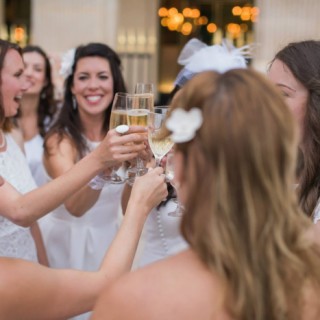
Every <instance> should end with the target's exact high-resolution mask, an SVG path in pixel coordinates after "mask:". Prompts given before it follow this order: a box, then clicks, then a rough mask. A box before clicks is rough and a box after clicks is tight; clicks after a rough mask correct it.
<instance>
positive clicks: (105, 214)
mask: <svg viewBox="0 0 320 320" xmlns="http://www.w3.org/2000/svg"><path fill="white" fill-rule="evenodd" d="M88 143H89V145H90V149H91V150H92V149H94V148H95V147H96V146H97V145H98V143H94V142H89V141H88ZM48 179H49V178H48ZM122 189H123V185H122V184H121V185H118V184H106V185H105V187H104V188H103V189H102V191H101V193H100V196H99V198H98V200H97V202H96V203H95V204H94V205H93V207H92V208H90V209H89V210H88V211H87V212H86V213H85V214H84V215H83V216H82V217H79V218H78V217H74V216H72V215H71V214H70V213H69V212H68V211H67V210H66V208H65V206H64V205H61V206H59V207H58V208H56V209H55V210H53V211H52V212H51V213H50V214H48V215H47V216H45V217H44V218H42V219H41V220H40V221H39V225H40V228H41V231H42V236H43V240H44V243H45V246H46V249H47V255H48V259H49V264H50V266H51V267H53V268H72V269H79V270H87V271H94V270H97V269H98V268H99V267H100V264H101V262H102V260H103V257H104V254H105V252H106V251H107V249H108V247H109V246H110V244H111V242H112V240H113V239H114V237H115V235H116V233H117V230H118V227H119V219H118V213H119V210H120V199H121V193H122Z"/></svg>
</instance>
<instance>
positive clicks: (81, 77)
mask: <svg viewBox="0 0 320 320" xmlns="http://www.w3.org/2000/svg"><path fill="white" fill-rule="evenodd" d="M78 79H79V80H86V79H87V77H86V76H80V77H78Z"/></svg>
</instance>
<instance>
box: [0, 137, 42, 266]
mask: <svg viewBox="0 0 320 320" xmlns="http://www.w3.org/2000/svg"><path fill="white" fill-rule="evenodd" d="M5 137H6V140H7V150H6V151H4V152H0V175H1V176H2V177H3V178H4V179H5V180H6V181H7V182H9V183H10V184H11V185H12V186H13V187H14V188H16V189H17V190H18V191H19V192H20V193H26V192H28V191H30V190H32V189H34V188H35V187H36V185H35V182H34V180H33V178H32V176H31V172H30V169H29V167H28V164H27V161H26V159H25V157H24V155H23V153H22V151H21V150H20V148H19V147H18V145H17V144H16V143H15V141H14V140H13V138H12V137H11V136H10V134H6V135H5ZM0 256H5V257H14V258H22V259H26V260H31V261H37V253H36V248H35V244H34V241H33V238H32V235H31V233H30V229H29V228H23V227H20V226H17V225H16V224H14V223H12V222H11V221H10V220H8V219H6V218H5V217H3V216H1V213H0Z"/></svg>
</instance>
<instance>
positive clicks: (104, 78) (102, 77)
mask: <svg viewBox="0 0 320 320" xmlns="http://www.w3.org/2000/svg"><path fill="white" fill-rule="evenodd" d="M100 79H102V80H108V79H109V77H108V76H100Z"/></svg>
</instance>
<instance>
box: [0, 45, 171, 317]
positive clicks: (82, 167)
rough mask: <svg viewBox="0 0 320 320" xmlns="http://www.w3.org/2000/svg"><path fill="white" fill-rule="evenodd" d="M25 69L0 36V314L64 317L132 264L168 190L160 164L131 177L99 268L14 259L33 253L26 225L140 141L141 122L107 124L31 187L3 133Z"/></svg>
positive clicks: (86, 305)
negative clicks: (78, 153) (78, 154)
mask: <svg viewBox="0 0 320 320" xmlns="http://www.w3.org/2000/svg"><path fill="white" fill-rule="evenodd" d="M23 70H24V64H23V60H22V56H21V50H20V48H19V47H18V46H17V45H15V44H11V43H9V42H7V41H3V40H0V81H1V82H0V96H1V100H0V243H1V246H0V250H1V256H2V257H0V266H1V268H0V278H1V280H0V282H1V284H2V285H1V289H0V297H1V305H0V318H1V319H33V320H35V319H47V318H50V319H65V318H67V317H70V316H73V315H75V314H79V313H82V312H85V311H88V310H90V309H91V308H92V307H93V304H94V302H95V300H96V299H97V297H98V295H99V293H100V292H101V290H102V288H103V287H104V286H105V285H106V284H108V283H109V282H110V281H113V280H114V279H115V278H116V277H118V276H119V275H121V274H123V273H124V272H127V271H129V270H130V268H131V264H132V260H133V256H134V253H135V250H136V246H137V242H138V239H139V235H140V233H141V230H142V226H143V224H144V221H145V219H146V217H147V214H148V212H149V211H150V210H151V208H152V207H154V206H155V205H157V204H158V203H159V201H160V200H161V199H163V198H164V197H165V196H166V194H167V192H166V187H165V184H164V178H163V176H162V175H161V174H162V172H163V170H162V169H161V168H159V169H156V170H153V171H152V172H149V173H148V174H147V175H146V176H145V177H141V178H139V179H137V181H136V185H135V188H134V190H133V195H132V198H131V199H130V203H129V205H128V210H127V212H126V215H125V218H124V221H123V223H122V225H121V227H120V230H119V233H118V235H117V237H116V239H115V241H114V242H113V244H112V246H111V248H110V250H109V252H108V253H107V255H106V257H105V259H104V261H103V263H102V264H101V268H100V270H99V271H98V272H95V273H89V272H78V271H72V270H52V269H49V268H46V267H43V266H40V265H39V264H35V263H33V262H30V261H29V262H28V261H25V260H21V259H17V258H23V259H29V260H33V261H35V259H36V258H35V257H36V253H35V246H34V243H33V240H32V237H31V234H30V231H29V228H28V226H30V225H32V224H33V223H34V222H35V221H36V220H37V219H38V218H40V217H42V216H43V215H45V214H46V213H48V212H49V211H51V210H53V209H54V208H55V207H56V206H58V205H59V204H61V203H62V202H64V201H65V200H66V199H67V198H68V197H70V195H72V194H73V193H74V192H76V191H77V190H78V189H79V188H81V187H82V186H83V185H85V184H87V183H89V184H90V185H94V184H96V185H97V184H99V181H100V176H99V173H100V172H103V171H105V170H106V169H107V168H111V167H113V166H115V165H119V164H120V163H122V162H123V161H125V160H130V159H133V158H135V157H136V156H137V154H138V152H140V151H142V150H143V149H144V144H143V143H141V142H143V141H145V138H144V137H143V135H141V133H142V132H145V129H144V128H141V127H130V129H129V131H128V132H127V134H125V135H120V134H118V133H117V132H116V130H110V131H109V132H108V134H107V136H106V137H105V138H104V139H103V140H102V141H101V144H100V145H99V146H98V147H97V148H96V149H95V150H94V151H92V153H90V154H88V155H87V156H86V157H84V158H83V159H82V160H80V161H79V162H78V163H77V164H76V165H75V166H73V167H72V168H71V169H70V170H69V171H68V172H66V173H65V174H63V175H62V176H61V177H59V178H57V179H55V180H53V181H52V182H50V183H48V184H46V185H45V186H42V187H40V188H37V189H34V190H31V189H32V187H33V186H32V183H30V181H31V182H32V178H31V173H30V169H29V167H28V165H27V162H26V160H25V158H24V157H23V154H22V152H21V150H20V149H19V148H18V146H17V145H16V144H15V142H14V140H13V139H12V137H11V135H10V134H5V133H4V130H6V131H8V130H9V126H8V124H9V122H8V117H13V116H15V115H16V113H17V110H18V108H19V104H20V100H21V96H22V94H23V92H24V91H25V90H26V89H27V83H26V81H25V79H24V77H23ZM90 179H92V180H90ZM30 190H31V191H30ZM140 206H141V208H140ZM3 256H5V257H3ZM7 256H9V257H14V258H15V259H11V258H8V257H7ZM30 288H32V294H30ZM17 301H19V303H18V307H17Z"/></svg>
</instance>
